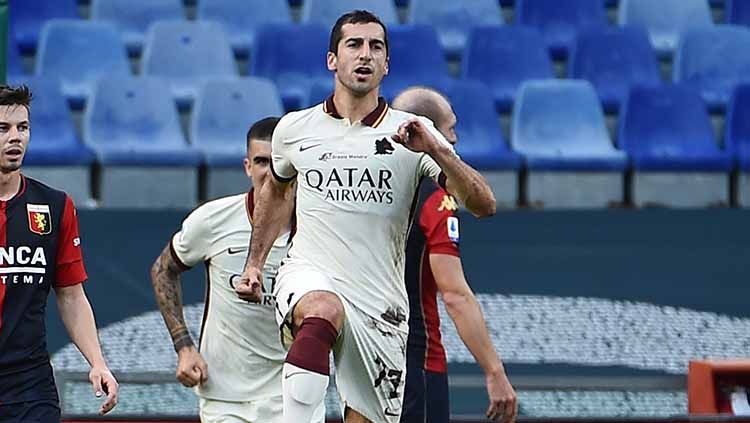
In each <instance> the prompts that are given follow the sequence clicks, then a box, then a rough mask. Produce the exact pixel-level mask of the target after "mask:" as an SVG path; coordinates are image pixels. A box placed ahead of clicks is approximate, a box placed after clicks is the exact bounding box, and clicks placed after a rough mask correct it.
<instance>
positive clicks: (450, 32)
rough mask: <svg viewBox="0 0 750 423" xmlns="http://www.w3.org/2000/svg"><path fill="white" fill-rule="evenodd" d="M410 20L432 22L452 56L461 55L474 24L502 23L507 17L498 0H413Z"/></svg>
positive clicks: (413, 21)
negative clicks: (463, 0) (504, 15)
mask: <svg viewBox="0 0 750 423" xmlns="http://www.w3.org/2000/svg"><path fill="white" fill-rule="evenodd" d="M407 22H409V23H412V24H418V25H419V24H422V25H432V26H433V27H434V28H435V31H437V34H438V37H439V39H440V44H441V45H442V47H443V50H444V51H445V53H446V55H447V56H448V57H449V58H451V59H458V58H459V57H460V56H461V53H462V52H463V50H464V48H465V47H466V40H467V38H468V36H469V32H470V31H471V29H472V28H473V27H475V26H485V25H487V26H499V25H503V24H504V22H505V21H504V19H503V14H502V9H501V6H500V5H499V4H498V3H497V1H496V0H475V1H465V2H459V1H452V2H449V1H445V2H443V1H440V2H436V1H429V0H412V2H411V6H410V7H409V15H408V18H407Z"/></svg>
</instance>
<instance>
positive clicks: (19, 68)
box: [6, 31, 26, 79]
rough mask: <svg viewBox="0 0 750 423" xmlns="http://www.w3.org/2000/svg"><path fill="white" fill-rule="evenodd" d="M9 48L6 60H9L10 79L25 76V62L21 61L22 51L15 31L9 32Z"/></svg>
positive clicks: (8, 74) (8, 72)
mask: <svg viewBox="0 0 750 423" xmlns="http://www.w3.org/2000/svg"><path fill="white" fill-rule="evenodd" d="M7 49H8V50H7V52H6V54H7V55H6V60H7V61H8V62H7V66H8V67H7V69H6V71H7V77H8V79H12V78H15V77H20V76H23V75H24V74H25V73H26V72H24V69H23V63H22V62H21V53H20V51H19V50H18V44H16V39H15V37H14V36H13V31H10V33H9V34H8V47H7Z"/></svg>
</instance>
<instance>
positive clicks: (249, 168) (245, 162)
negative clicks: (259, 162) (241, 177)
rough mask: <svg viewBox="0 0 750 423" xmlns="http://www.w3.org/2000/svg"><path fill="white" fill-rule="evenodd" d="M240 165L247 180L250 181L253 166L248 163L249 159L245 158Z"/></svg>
mask: <svg viewBox="0 0 750 423" xmlns="http://www.w3.org/2000/svg"><path fill="white" fill-rule="evenodd" d="M242 165H243V166H244V167H245V175H247V177H248V178H251V179H252V177H253V164H252V162H251V161H250V159H248V158H247V157H245V159H244V160H242Z"/></svg>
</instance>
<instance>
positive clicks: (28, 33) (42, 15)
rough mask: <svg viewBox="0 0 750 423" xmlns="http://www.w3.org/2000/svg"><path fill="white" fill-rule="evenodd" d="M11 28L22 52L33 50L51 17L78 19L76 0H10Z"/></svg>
mask: <svg viewBox="0 0 750 423" xmlns="http://www.w3.org/2000/svg"><path fill="white" fill-rule="evenodd" d="M9 6H10V11H11V12H10V13H9V20H10V28H11V30H12V31H13V36H14V37H15V39H16V41H17V42H18V46H19V47H20V48H21V51H22V52H27V53H30V52H33V51H35V50H36V48H37V43H38V42H39V39H40V37H41V31H42V26H44V23H45V22H47V21H48V20H50V19H78V18H79V16H78V5H77V4H76V1H75V0H55V1H49V0H10V2H9Z"/></svg>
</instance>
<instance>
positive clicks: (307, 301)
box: [294, 291, 344, 331]
mask: <svg viewBox="0 0 750 423" xmlns="http://www.w3.org/2000/svg"><path fill="white" fill-rule="evenodd" d="M308 317H319V318H321V319H325V320H327V321H329V322H331V324H332V325H333V326H334V327H335V328H336V330H339V331H340V330H341V327H342V326H343V324H344V305H343V304H341V300H340V299H339V297H337V296H336V294H334V293H331V292H327V291H312V292H309V293H307V294H305V296H304V297H302V299H301V300H300V301H299V303H298V304H297V306H296V307H295V308H294V325H295V326H296V327H299V326H300V324H302V321H303V320H304V319H306V318H308Z"/></svg>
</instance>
